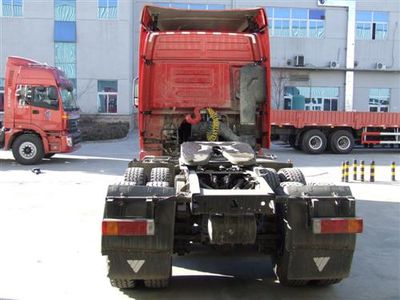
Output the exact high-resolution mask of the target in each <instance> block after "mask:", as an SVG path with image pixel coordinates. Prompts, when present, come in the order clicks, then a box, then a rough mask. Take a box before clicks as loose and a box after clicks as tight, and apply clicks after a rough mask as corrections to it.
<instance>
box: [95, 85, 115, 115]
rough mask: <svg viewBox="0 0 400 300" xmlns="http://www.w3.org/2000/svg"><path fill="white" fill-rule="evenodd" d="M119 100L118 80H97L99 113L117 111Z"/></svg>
mask: <svg viewBox="0 0 400 300" xmlns="http://www.w3.org/2000/svg"><path fill="white" fill-rule="evenodd" d="M117 100H118V81H117V80H99V81H97V111H98V112H99V113H116V112H117V111H118V109H117Z"/></svg>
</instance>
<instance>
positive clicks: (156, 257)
mask: <svg viewBox="0 0 400 300" xmlns="http://www.w3.org/2000/svg"><path fill="white" fill-rule="evenodd" d="M123 189H126V190H124V193H114V190H118V192H121V191H122V190H123ZM169 189H171V188H160V187H143V186H136V187H135V186H128V187H124V186H122V187H112V188H109V193H108V197H107V201H106V207H105V213H104V217H105V218H107V219H112V218H116V219H121V218H124V219H130V218H132V219H135V218H146V219H152V220H154V234H153V235H139V236H104V235H103V236H102V254H103V255H107V256H108V259H109V273H108V276H109V277H110V278H111V279H113V278H116V279H164V278H169V277H170V275H171V256H172V252H173V242H174V224H175V208H176V198H175V197H174V196H169V195H171V194H172V191H169ZM157 194H158V196H157ZM114 197H115V198H114Z"/></svg>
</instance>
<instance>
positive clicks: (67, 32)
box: [54, 21, 76, 43]
mask: <svg viewBox="0 0 400 300" xmlns="http://www.w3.org/2000/svg"><path fill="white" fill-rule="evenodd" d="M54 41H55V42H69V43H71V42H76V22H71V21H55V22H54Z"/></svg>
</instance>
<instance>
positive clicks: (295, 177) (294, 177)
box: [278, 168, 306, 185]
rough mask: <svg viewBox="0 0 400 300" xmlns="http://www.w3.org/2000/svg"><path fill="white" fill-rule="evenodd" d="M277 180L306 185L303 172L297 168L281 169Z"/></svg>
mask: <svg viewBox="0 0 400 300" xmlns="http://www.w3.org/2000/svg"><path fill="white" fill-rule="evenodd" d="M278 175H279V178H280V180H281V181H282V182H285V181H290V182H300V183H302V184H304V185H305V184H306V178H305V177H304V174H303V172H302V171H301V170H300V169H298V168H283V169H280V170H279V171H278Z"/></svg>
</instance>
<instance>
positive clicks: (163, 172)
mask: <svg viewBox="0 0 400 300" xmlns="http://www.w3.org/2000/svg"><path fill="white" fill-rule="evenodd" d="M150 181H153V182H154V181H167V182H169V181H170V171H169V168H153V169H151V173H150Z"/></svg>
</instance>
